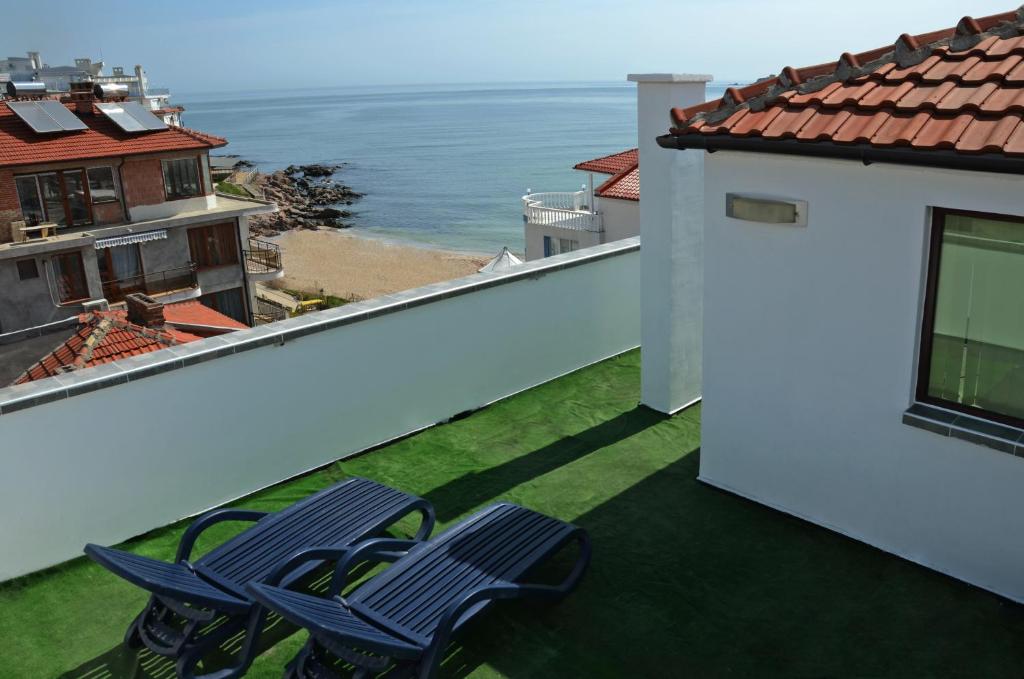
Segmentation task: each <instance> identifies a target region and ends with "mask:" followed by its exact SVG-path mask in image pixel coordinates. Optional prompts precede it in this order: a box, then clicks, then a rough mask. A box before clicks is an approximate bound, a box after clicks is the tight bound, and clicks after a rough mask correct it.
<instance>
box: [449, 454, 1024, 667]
mask: <svg viewBox="0 0 1024 679" xmlns="http://www.w3.org/2000/svg"><path fill="white" fill-rule="evenodd" d="M699 462H700V450H699V449H697V450H695V451H693V452H692V453H690V454H687V455H685V456H684V457H682V458H681V459H679V460H678V461H676V462H674V463H672V464H670V465H668V466H667V467H665V468H663V469H662V470H660V471H659V472H657V473H655V474H653V475H651V476H649V477H647V478H646V479H644V480H643V481H641V482H639V483H637V484H635V485H633V486H631V487H630V488H628V489H627V490H625V491H624V492H622V493H620V494H619V495H617V496H615V497H613V498H611V499H610V500H608V501H606V502H604V503H603V504H601V505H599V506H597V507H595V508H593V509H591V510H589V511H587V512H585V513H584V514H582V515H581V516H579V517H577V518H575V519H574V520H573V523H575V524H577V525H579V526H582V527H584V528H586V529H587V531H588V532H589V533H590V536H591V539H592V540H593V547H594V555H593V561H592V563H591V568H590V570H589V572H588V573H587V575H586V576H585V578H584V580H583V582H582V584H581V586H580V588H579V589H578V590H577V591H576V592H574V593H572V594H570V595H569V596H568V597H567V598H566V599H565V600H564V601H562V602H561V603H560V604H558V605H556V606H545V605H541V604H510V605H507V606H498V607H495V609H494V611H493V612H492V613H491V614H489V615H488V616H487V617H486V619H482V620H481V621H480V624H477V625H472V626H470V628H469V629H467V633H466V635H465V636H463V637H462V638H460V639H459V642H460V644H461V645H462V658H463V662H464V663H468V664H477V665H478V664H480V663H484V662H486V663H487V665H488V666H489V667H491V668H493V669H495V670H496V671H497V672H499V673H500V674H501V675H502V676H505V677H509V678H511V679H527V678H530V679H533V678H535V677H566V676H586V677H609V678H610V677H625V676H630V677H656V676H698V677H718V676H741V677H746V676H757V677H812V676H813V677H840V676H872V677H923V676H930V677H972V678H973V677H979V676H992V677H994V676H1002V677H1009V676H1021V668H1022V667H1024V646H1022V645H1021V644H1020V640H1021V639H1022V638H1024V607H1022V606H1019V605H1017V604H1013V603H1012V602H1009V601H1006V600H1005V599H1002V598H1000V597H998V596H996V595H994V594H990V593H988V592H984V591H981V590H978V589H976V588H973V587H971V586H969V585H966V584H964V583H962V582H959V581H957V580H954V579H952V578H949V577H947V576H945V575H942V574H940V573H937V572H935V571H931V570H929V569H926V568H923V567H921V566H918V565H916V564H913V563H910V562H908V561H905V560H903V559H900V558H898V557H895V556H892V555H889V554H886V553H884V552H882V551H880V550H877V549H874V548H872V547H869V546H867V545H865V544H863V543H860V542H857V541H854V540H852V539H849V538H846V537H844V536H842V535H840V534H838V533H834V532H832V531H829V530H826V529H824V528H821V527H818V526H816V525H813V524H811V523H808V522H806V521H803V520H800V519H797V518H794V517H792V516H790V515H787V514H783V513H781V512H778V511H775V510H772V509H769V508H766V507H764V506H762V505H759V504H756V503H754V502H751V501H748V500H745V499H742V498H739V497H737V496H734V495H731V494H729V493H726V492H724V491H720V490H717V489H714V488H711V487H710V486H706V485H704V484H702V483H700V482H699V481H697V475H698V471H699Z"/></svg>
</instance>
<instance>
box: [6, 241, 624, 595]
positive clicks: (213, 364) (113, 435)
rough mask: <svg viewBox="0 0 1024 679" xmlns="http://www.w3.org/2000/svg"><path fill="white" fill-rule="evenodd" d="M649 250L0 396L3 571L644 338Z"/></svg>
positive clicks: (505, 278) (469, 286) (289, 471)
mask: <svg viewBox="0 0 1024 679" xmlns="http://www.w3.org/2000/svg"><path fill="white" fill-rule="evenodd" d="M639 249H640V245H639V239H630V240H625V241H619V242H616V243H612V244H608V245H601V246H598V247H595V248H591V249H588V250H583V251H578V252H574V253H570V254H566V255H559V256H556V257H550V258H548V259H545V260H542V261H538V262H530V263H526V264H524V265H522V266H521V267H517V268H516V270H515V271H513V272H510V273H507V274H477V275H473V276H469V277H467V278H462V279H458V280H455V281H450V282H447V283H440V284H436V285H431V286H427V287H424V288H418V289H416V290H411V291H408V292H405V293H400V294H396V295H389V296H386V297H382V298H378V299H375V300H369V301H366V302H359V303H355V304H350V305H347V306H344V307H340V308H337V309H331V310H328V311H324V312H320V313H316V314H310V315H307V316H303V317H298V318H294V319H289V320H286V321H282V322H280V323H274V324H270V325H265V326H261V327H259V328H254V329H252V330H244V331H239V332H237V333H233V334H231V335H225V336H221V337H216V338H210V339H206V340H202V341H199V342H193V343H191V344H187V345H182V346H180V347H173V348H171V349H168V350H164V351H161V352H156V353H153V354H148V355H146V356H140V357H134V358H131V359H127V360H125V361H121V362H118V363H116V364H107V365H105V366H101V367H99V368H91V369H88V370H81V371H77V372H75V373H69V374H67V375H63V376H60V377H59V378H50V379H47V380H41V381H38V382H34V383H32V384H29V385H24V386H20V387H9V388H6V389H2V390H0V441H2V442H3V445H2V458H0V465H2V466H0V470H2V472H0V515H3V516H4V517H5V519H4V521H3V522H2V523H0V545H2V549H0V580H6V579H9V578H12V577H16V576H19V575H22V574H25V573H30V572H32V571H35V570H39V569H41V568H45V567H47V566H51V565H54V564H57V563H60V562H62V561H65V560H68V559H71V558H74V557H76V556H78V555H80V554H81V550H82V547H83V546H84V545H85V543H87V542H97V543H101V544H114V543H117V542H120V541H122V540H125V539H127V538H129V537H132V536H135V535H139V534H141V533H143V532H145V531H148V530H150V529H153V528H156V527H158V526H162V525H166V524H168V523H171V522H173V521H175V520H177V519H180V518H183V517H186V516H190V515H193V514H196V513H199V512H201V511H203V510H205V509H208V508H210V507H214V506H217V505H220V504H223V503H225V502H228V501H230V500H233V499H236V498H238V497H241V496H244V495H246V494H249V493H252V492H254V491H256V490H259V489H260V488H264V487H266V486H269V485H272V484H275V483H277V482H279V481H282V480H285V479H287V478H290V477H293V476H296V475H298V474H301V473H303V472H306V471H308V470H311V469H315V468H317V467H320V466H323V465H325V464H328V463H330V462H332V461H334V460H337V459H340V458H344V457H346V456H349V455H352V454H354V453H356V452H359V451H362V450H365V449H367V448H370V447H373V446H376V445H378V444H380V443H384V442H386V441H389V440H391V439H393V438H396V437H399V436H402V435H404V434H407V433H410V432H414V431H417V430H419V429H422V428H424V427H428V426H430V425H433V424H435V423H438V422H442V421H444V420H446V419H448V418H450V417H452V416H453V415H456V414H458V413H461V412H464V411H467V410H472V409H475V408H479V407H481V406H484V405H487V404H488V403H491V402H493V401H496V400H498V399H501V398H504V397H506V396H509V395H511V394H515V393H516V392H519V391H522V390H524V389H528V388H530V387H533V386H535V385H538V384H542V383H544V382H547V381H549V380H551V379H554V378H555V377H558V376H560V375H563V374H565V373H568V372H571V371H574V370H576V369H578V368H581V367H584V366H586V365H589V364H591V363H594V362H596V361H600V360H602V359H604V358H608V357H610V356H614V355H616V354H619V353H621V352H623V351H626V350H629V349H632V348H634V347H636V346H638V345H639V344H640V317H639V310H640V305H639V299H640V252H639ZM553 301H554V303H553Z"/></svg>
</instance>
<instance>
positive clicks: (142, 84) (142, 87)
mask: <svg viewBox="0 0 1024 679" xmlns="http://www.w3.org/2000/svg"><path fill="white" fill-rule="evenodd" d="M135 78H136V79H137V80H138V81H139V98H140V99H141V98H143V97H145V96H146V79H145V76H144V75H143V74H142V66H139V65H138V64H135Z"/></svg>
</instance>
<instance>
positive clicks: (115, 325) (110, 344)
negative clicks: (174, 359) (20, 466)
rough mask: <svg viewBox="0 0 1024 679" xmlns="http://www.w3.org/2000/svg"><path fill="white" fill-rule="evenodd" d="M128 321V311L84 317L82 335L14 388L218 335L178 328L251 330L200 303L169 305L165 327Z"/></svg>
mask: <svg viewBox="0 0 1024 679" xmlns="http://www.w3.org/2000/svg"><path fill="white" fill-rule="evenodd" d="M127 317H128V312H127V311H124V310H115V311H94V312H90V313H85V314H80V315H79V316H78V323H79V327H78V330H77V331H76V332H75V333H74V334H73V335H71V337H69V338H68V339H66V340H64V341H63V342H61V344H60V346H58V347H57V348H56V349H54V350H53V351H51V352H50V353H49V354H47V355H46V356H44V357H43V358H42V359H40V360H39V362H38V363H36V364H35V365H33V366H32V367H30V368H29V369H28V370H26V371H25V372H24V373H23V374H22V375H21V376H20V377H19V378H18V379H17V380H15V384H23V383H25V382H31V381H33V380H40V379H43V378H44V377H53V376H54V375H60V374H63V373H66V372H70V371H73V370H79V369H81V368H90V367H92V366H96V365H102V364H104V363H110V362H112V361H117V360H120V359H122V358H127V357H129V356H139V355H141V354H148V353H151V352H154V351H159V350H161V349H166V348H167V347H171V346H174V345H176V344H186V343H188V342H194V341H196V340H200V339H203V337H204V336H209V335H210V334H218V333H201V334H195V333H193V332H186V331H184V330H180V329H178V328H176V327H174V324H175V323H179V324H181V325H185V326H191V325H208V326H215V327H219V328H232V329H243V328H246V327H248V326H246V325H245V324H243V323H239V322H238V321H236V320H234V319H233V318H230V317H228V316H225V315H224V314H222V313H220V312H218V311H216V310H214V309H211V308H209V307H206V306H203V305H202V304H201V303H200V302H198V301H196V300H190V301H186V302H176V303H174V304H167V305H165V306H164V320H165V321H166V322H167V324H166V325H164V326H163V327H162V328H145V327H143V326H141V325H136V324H134V323H130V322H129V321H128V318H127Z"/></svg>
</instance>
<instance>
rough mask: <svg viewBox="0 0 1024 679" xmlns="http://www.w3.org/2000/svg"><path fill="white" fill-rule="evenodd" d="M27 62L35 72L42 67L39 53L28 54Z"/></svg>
mask: <svg viewBox="0 0 1024 679" xmlns="http://www.w3.org/2000/svg"><path fill="white" fill-rule="evenodd" d="M28 61H29V65H30V66H31V67H32V68H33V69H35V70H37V71H38V70H39V69H41V68H42V67H43V60H42V59H41V58H40V57H39V52H29V53H28Z"/></svg>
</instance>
